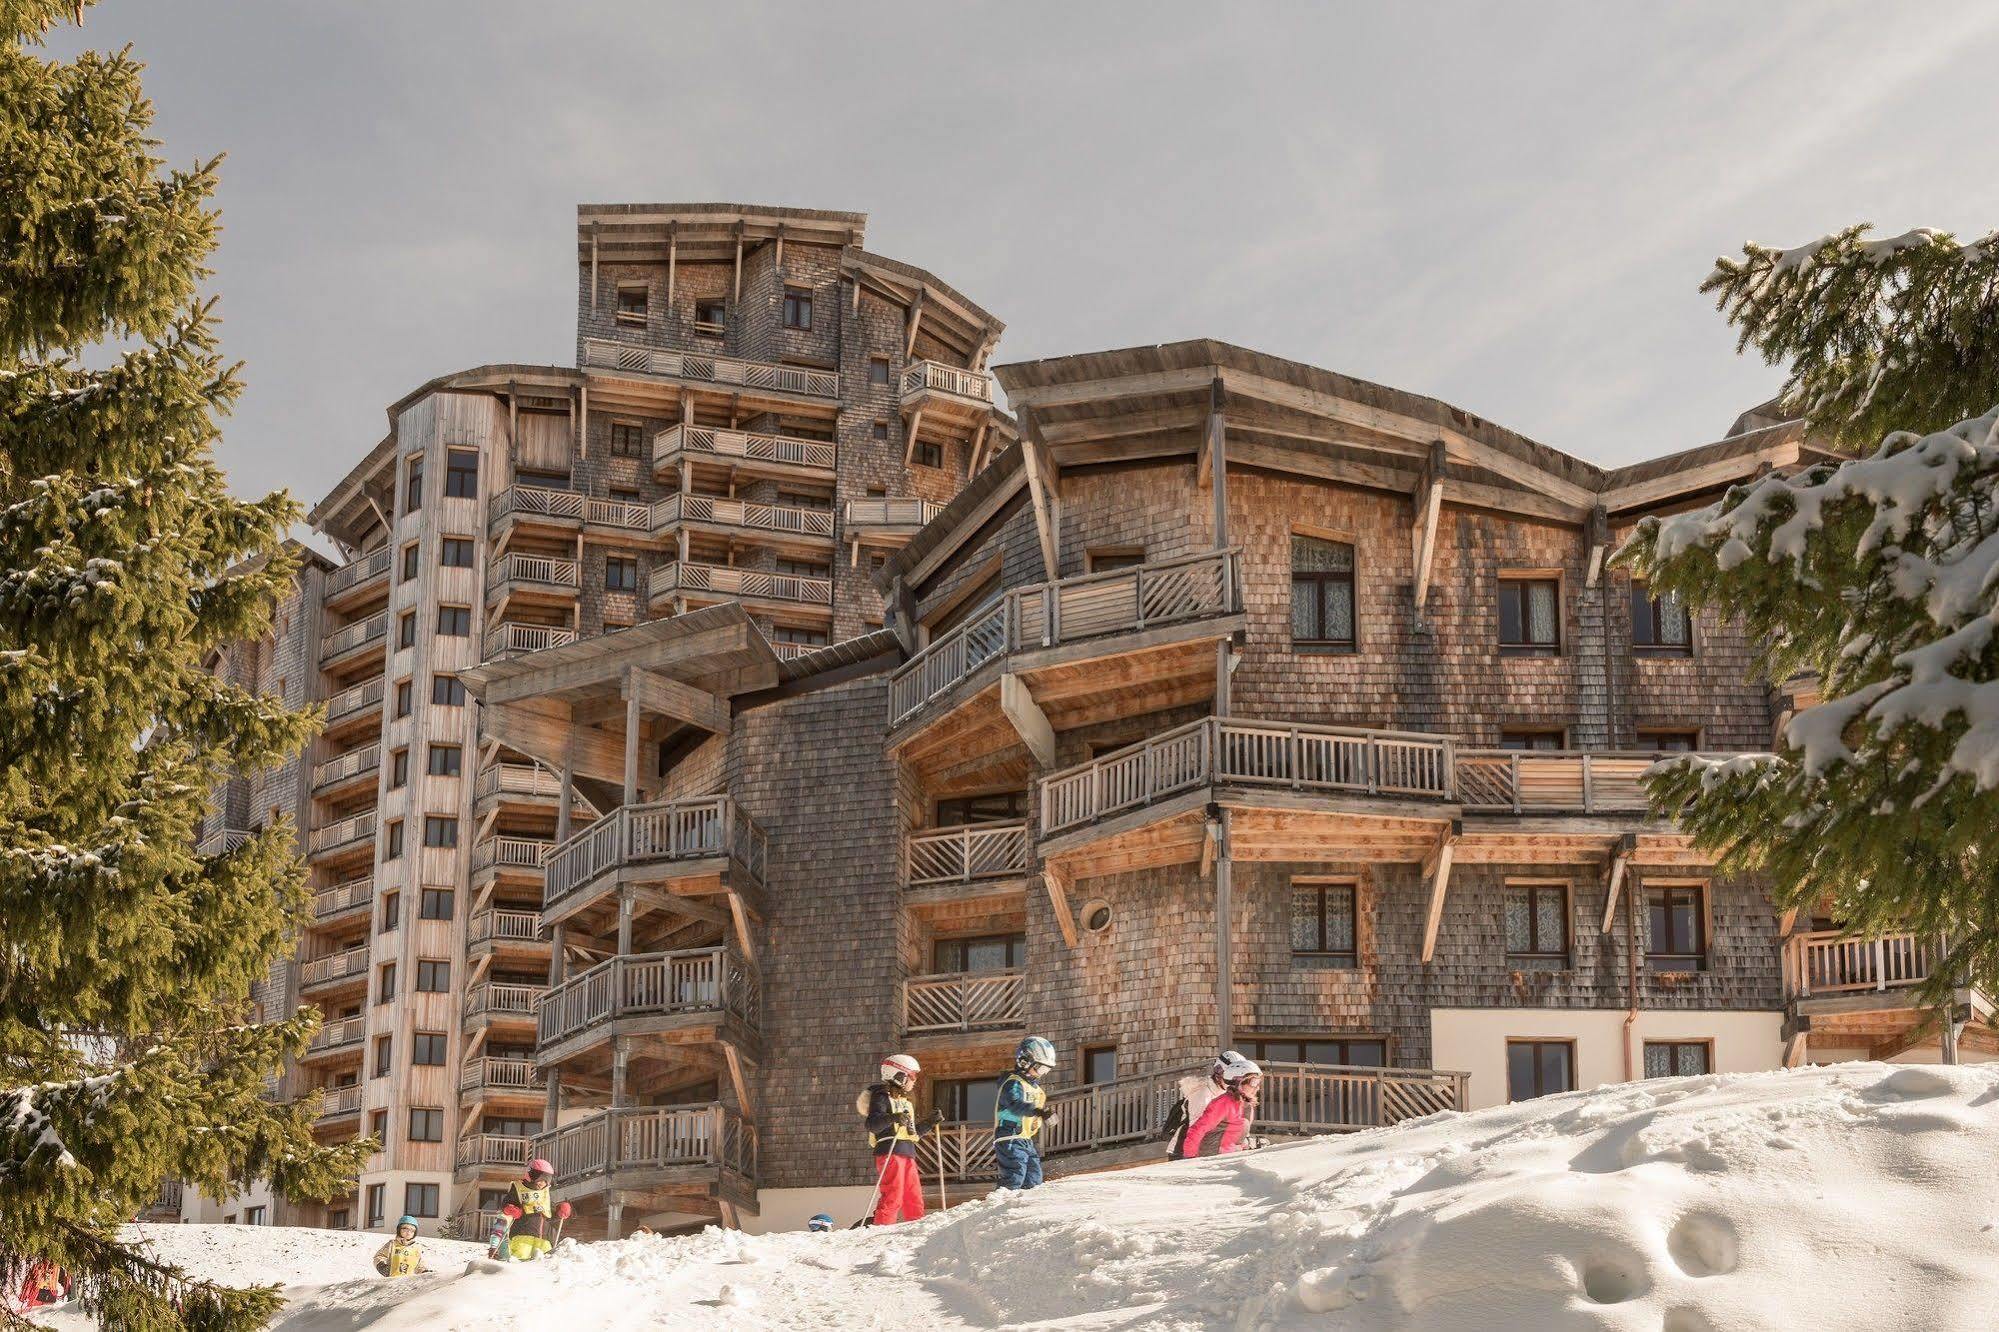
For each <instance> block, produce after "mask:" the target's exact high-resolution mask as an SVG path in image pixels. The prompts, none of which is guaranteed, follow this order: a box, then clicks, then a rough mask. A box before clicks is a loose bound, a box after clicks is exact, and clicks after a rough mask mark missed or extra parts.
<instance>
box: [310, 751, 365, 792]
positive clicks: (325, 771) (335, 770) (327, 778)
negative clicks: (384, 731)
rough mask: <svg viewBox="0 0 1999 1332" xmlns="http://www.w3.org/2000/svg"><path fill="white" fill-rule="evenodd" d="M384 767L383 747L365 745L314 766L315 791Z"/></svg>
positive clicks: (313, 780) (313, 783) (313, 782)
mask: <svg viewBox="0 0 1999 1332" xmlns="http://www.w3.org/2000/svg"><path fill="white" fill-rule="evenodd" d="M381 766H382V747H381V746H380V745H378V744H377V745H363V746H361V747H360V748H359V749H350V750H348V751H347V752H346V753H345V754H336V755H334V756H333V757H332V758H330V759H328V760H326V761H325V762H324V763H318V764H314V765H313V769H312V785H313V788H314V789H315V790H317V789H318V788H319V787H322V786H331V785H333V783H335V782H344V781H346V780H347V779H348V778H350V777H359V776H360V775H361V774H362V773H364V772H373V771H374V770H375V769H377V768H379V767H381Z"/></svg>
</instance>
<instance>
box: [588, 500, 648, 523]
mask: <svg viewBox="0 0 1999 1332" xmlns="http://www.w3.org/2000/svg"><path fill="white" fill-rule="evenodd" d="M583 521H584V522H586V523H588V524H590V526H592V527H615V528H617V529H619V530H620V531H624V532H648V531H651V530H652V527H653V519H652V505H650V504H640V503H638V502H637V501H635V500H618V499H602V498H599V497H598V496H595V495H592V496H590V497H589V498H588V499H587V500H585V501H584V504H583Z"/></svg>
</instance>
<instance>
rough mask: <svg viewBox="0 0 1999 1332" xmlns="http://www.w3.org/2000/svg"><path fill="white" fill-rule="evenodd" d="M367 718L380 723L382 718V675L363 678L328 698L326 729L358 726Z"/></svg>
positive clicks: (329, 730)
mask: <svg viewBox="0 0 1999 1332" xmlns="http://www.w3.org/2000/svg"><path fill="white" fill-rule="evenodd" d="M364 719H365V720H367V721H370V722H374V723H376V724H379V723H380V722H381V720H382V677H381V676H379V675H378V676H376V677H375V678H374V679H372V680H363V681H362V682H361V683H360V684H357V685H353V686H351V687H350V688H347V689H343V690H341V691H340V692H339V693H337V694H334V695H332V696H330V697H329V698H328V699H327V700H326V729H327V731H328V732H331V731H333V730H335V729H336V728H342V729H344V728H346V727H347V726H350V725H353V726H357V727H358V725H359V724H360V723H361V722H362V721H363V720H364Z"/></svg>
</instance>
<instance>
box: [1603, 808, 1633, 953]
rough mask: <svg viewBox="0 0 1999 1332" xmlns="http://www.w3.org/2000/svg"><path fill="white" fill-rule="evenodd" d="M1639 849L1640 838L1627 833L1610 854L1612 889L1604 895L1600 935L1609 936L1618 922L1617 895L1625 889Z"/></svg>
mask: <svg viewBox="0 0 1999 1332" xmlns="http://www.w3.org/2000/svg"><path fill="white" fill-rule="evenodd" d="M1637 849H1638V838H1637V837H1636V836H1634V835H1632V834H1630V833H1626V834H1625V835H1624V837H1623V838H1622V839H1621V840H1620V841H1619V842H1618V844H1617V849H1616V850H1615V851H1613V852H1611V853H1610V888H1609V891H1608V892H1607V893H1606V894H1605V895H1604V903H1603V926H1602V928H1601V929H1600V930H1599V931H1598V933H1600V934H1609V933H1610V927H1611V925H1612V924H1614V923H1615V922H1616V920H1617V895H1618V893H1619V892H1620V891H1621V890H1622V889H1623V887H1624V877H1625V874H1626V872H1627V871H1628V870H1629V869H1630V868H1631V856H1632V853H1633V852H1635V851H1636V850H1637Z"/></svg>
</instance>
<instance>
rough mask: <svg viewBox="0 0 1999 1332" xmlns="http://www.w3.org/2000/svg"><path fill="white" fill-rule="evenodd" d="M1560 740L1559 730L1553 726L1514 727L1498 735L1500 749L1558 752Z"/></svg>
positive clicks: (1561, 734)
mask: <svg viewBox="0 0 1999 1332" xmlns="http://www.w3.org/2000/svg"><path fill="white" fill-rule="evenodd" d="M1562 740H1563V733H1562V730H1561V728H1560V727H1554V726H1514V727H1509V728H1507V729H1506V730H1503V731H1501V732H1500V733H1499V747H1500V748H1501V749H1524V750H1532V749H1539V750H1558V749H1560V748H1561V747H1562Z"/></svg>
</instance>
